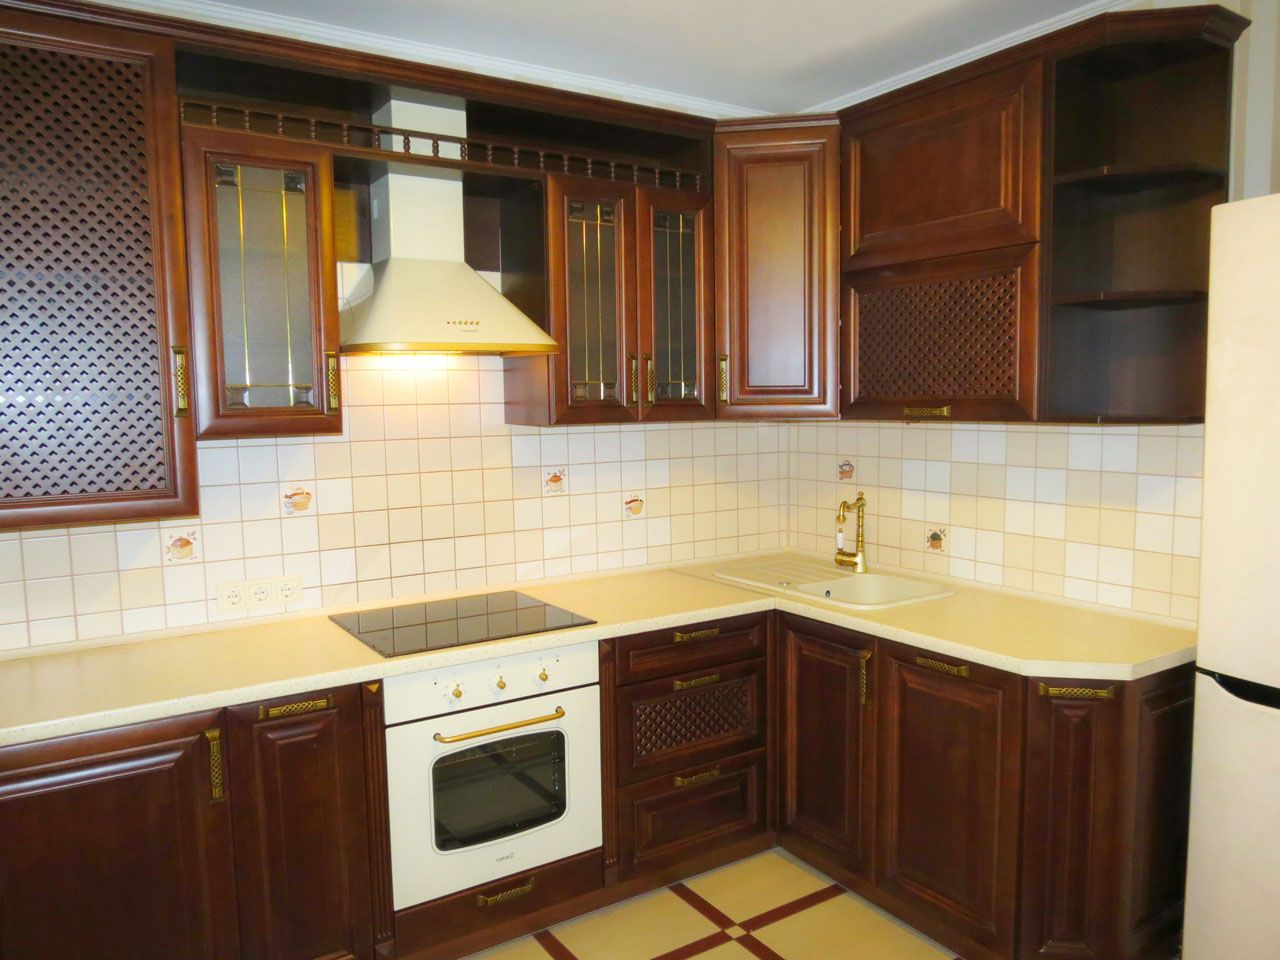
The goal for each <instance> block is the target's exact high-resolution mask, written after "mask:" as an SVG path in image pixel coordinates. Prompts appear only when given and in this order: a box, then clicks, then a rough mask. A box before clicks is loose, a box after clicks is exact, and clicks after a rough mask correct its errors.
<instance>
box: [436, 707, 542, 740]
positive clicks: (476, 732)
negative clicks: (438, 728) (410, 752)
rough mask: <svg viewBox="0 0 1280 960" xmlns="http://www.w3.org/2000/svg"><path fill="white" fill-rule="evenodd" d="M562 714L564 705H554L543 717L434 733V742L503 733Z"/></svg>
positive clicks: (471, 738)
mask: <svg viewBox="0 0 1280 960" xmlns="http://www.w3.org/2000/svg"><path fill="white" fill-rule="evenodd" d="M563 716H564V707H556V712H555V713H549V714H547V715H546V716H545V717H534V718H533V719H532V720H517V721H516V722H515V723H504V724H501V725H499V726H496V727H489V728H487V729H485V730H472V731H471V732H470V733H459V734H456V735H454V736H452V737H446V736H445V735H444V734H443V733H437V734H436V735H435V738H434V739H435V741H436V743H459V742H460V741H462V740H474V739H476V737H487V736H488V735H489V734H491V733H505V732H506V731H508V730H519V729H520V728H521V727H532V726H535V725H536V724H539V723H550V722H551V721H552V720H559V719H560V718H562V717H563Z"/></svg>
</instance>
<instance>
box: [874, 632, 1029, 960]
mask: <svg viewBox="0 0 1280 960" xmlns="http://www.w3.org/2000/svg"><path fill="white" fill-rule="evenodd" d="M886 647H887V648H886ZM879 680H880V683H879V690H878V694H879V698H880V699H879V702H880V710H881V714H880V784H879V789H880V796H879V813H878V818H877V819H878V846H879V858H878V863H877V866H876V873H877V884H878V885H879V886H880V887H881V888H882V889H883V890H885V891H886V892H887V893H889V894H891V895H892V896H894V897H897V898H898V899H900V900H901V901H902V902H903V903H905V904H907V905H908V906H909V907H910V908H912V909H914V910H919V911H920V912H921V913H923V914H924V915H925V916H927V917H929V918H931V919H934V920H940V921H942V922H943V923H945V924H946V925H947V926H948V927H949V928H950V929H952V930H954V931H956V932H957V933H959V934H961V935H963V936H965V937H968V938H970V939H971V940H973V941H975V942H977V943H979V944H982V945H983V946H986V947H989V948H990V949H992V950H994V951H996V952H998V953H1001V954H1002V955H1009V954H1010V953H1011V952H1012V950H1013V936H1014V922H1015V916H1016V911H1017V902H1016V897H1017V868H1018V831H1019V821H1020V815H1021V809H1020V807H1021V796H1022V777H1021V769H1022V768H1021V763H1022V704H1023V688H1022V683H1021V679H1020V678H1019V677H1017V676H1014V675H1013V674H1006V673H1003V672H1001V671H998V670H992V669H990V668H987V667H980V666H976V665H972V664H957V663H954V662H950V661H944V660H940V659H939V658H937V657H936V656H934V655H932V654H928V653H925V652H923V651H916V650H914V649H912V648H908V647H902V646H899V645H897V644H893V645H884V644H882V646H881V663H880V672H879Z"/></svg>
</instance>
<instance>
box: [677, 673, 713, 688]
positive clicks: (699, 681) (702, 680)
mask: <svg viewBox="0 0 1280 960" xmlns="http://www.w3.org/2000/svg"><path fill="white" fill-rule="evenodd" d="M719 682H720V674H718V673H708V674H707V675H706V676H705V677H697V678H695V679H693V680H674V681H672V688H673V689H675V690H677V691H678V690H692V689H693V688H694V687H705V686H706V685H707V684H709V683H719Z"/></svg>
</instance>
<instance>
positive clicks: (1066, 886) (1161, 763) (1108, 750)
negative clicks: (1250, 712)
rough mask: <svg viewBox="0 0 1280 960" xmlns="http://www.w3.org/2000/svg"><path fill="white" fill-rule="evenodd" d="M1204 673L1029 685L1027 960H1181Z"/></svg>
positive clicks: (1023, 945) (1024, 883) (1024, 880)
mask: <svg viewBox="0 0 1280 960" xmlns="http://www.w3.org/2000/svg"><path fill="white" fill-rule="evenodd" d="M1194 690H1195V672H1194V670H1193V669H1192V668H1191V667H1190V666H1185V667H1179V668H1176V669H1174V670H1168V671H1165V672H1163V673H1159V674H1155V675H1153V676H1149V677H1144V678H1143V679H1141V680H1136V681H1132V682H1128V683H1108V682H1099V681H1097V680H1062V679H1052V680H1040V679H1037V680H1030V681H1028V682H1027V767H1026V793H1025V797H1024V801H1023V809H1024V814H1023V816H1024V826H1023V839H1022V876H1021V889H1022V895H1021V910H1020V930H1021V934H1020V937H1019V939H1020V946H1019V954H1018V956H1019V957H1020V958H1021V960H1034V958H1052V960H1065V958H1068V957H1070V958H1078V957H1083V958H1091V960H1145V958H1148V957H1167V956H1173V955H1175V954H1174V952H1173V951H1174V949H1175V947H1176V944H1177V940H1178V936H1179V933H1180V930H1181V919H1182V903H1183V877H1184V876H1185V874H1186V856H1187V823H1188V821H1189V817H1190V808H1189V803H1190V796H1191V721H1192V708H1193V693H1194Z"/></svg>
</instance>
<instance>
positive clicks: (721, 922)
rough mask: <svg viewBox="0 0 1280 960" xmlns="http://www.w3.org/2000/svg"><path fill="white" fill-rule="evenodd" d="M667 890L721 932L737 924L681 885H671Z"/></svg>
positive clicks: (713, 905)
mask: <svg viewBox="0 0 1280 960" xmlns="http://www.w3.org/2000/svg"><path fill="white" fill-rule="evenodd" d="M669 889H670V890H671V892H672V893H674V894H675V895H676V896H677V897H679V898H680V899H681V900H683V901H684V902H685V903H687V904H688V905H689V906H691V907H693V909H695V910H697V911H698V912H699V913H700V914H702V915H703V916H704V917H706V918H707V919H708V920H710V921H711V922H712V923H714V924H715V925H716V926H717V927H719V928H720V929H721V930H727V929H729V928H730V927H732V926H733V925H734V924H735V923H737V921H736V920H734V919H733V918H732V917H730V916H729V915H728V914H726V913H722V912H720V910H719V909H718V908H717V907H716V906H715V904H713V903H711V902H710V901H708V900H706V899H704V898H703V897H701V896H699V895H698V894H696V893H694V892H693V891H692V890H690V889H689V888H688V887H686V886H685V885H684V884H683V883H673V884H672V885H671V887H670V888H669Z"/></svg>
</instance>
